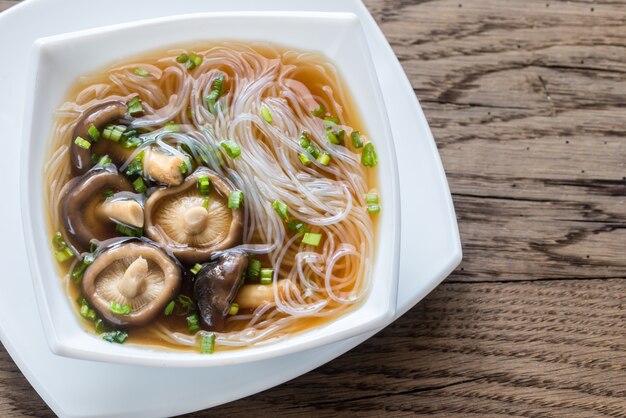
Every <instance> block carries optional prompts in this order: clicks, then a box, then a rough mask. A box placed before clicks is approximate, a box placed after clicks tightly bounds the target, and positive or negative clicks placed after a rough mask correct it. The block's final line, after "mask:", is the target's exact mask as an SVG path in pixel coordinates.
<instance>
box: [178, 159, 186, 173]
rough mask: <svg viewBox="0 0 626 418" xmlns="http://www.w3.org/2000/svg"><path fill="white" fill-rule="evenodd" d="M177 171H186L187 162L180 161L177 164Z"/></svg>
mask: <svg viewBox="0 0 626 418" xmlns="http://www.w3.org/2000/svg"><path fill="white" fill-rule="evenodd" d="M178 171H180V174H185V173H186V172H187V163H186V162H184V161H183V162H182V163H180V165H179V166H178Z"/></svg>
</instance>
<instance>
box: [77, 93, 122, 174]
mask: <svg viewBox="0 0 626 418" xmlns="http://www.w3.org/2000/svg"><path fill="white" fill-rule="evenodd" d="M127 111H128V109H127V107H126V104H125V103H124V102H119V101H109V102H105V103H102V104H99V105H97V106H95V107H93V108H91V109H89V110H88V111H87V113H86V114H85V115H84V116H83V117H82V118H81V119H80V121H78V124H77V125H76V128H74V135H73V137H72V142H71V145H70V159H71V161H72V172H73V173H74V175H80V174H85V173H86V172H87V170H89V169H90V168H91V167H93V165H94V163H93V162H92V161H91V152H92V149H91V148H92V147H90V148H88V149H85V148H82V147H80V146H78V145H76V143H75V142H74V141H75V140H76V137H81V138H83V139H84V140H85V141H88V142H89V143H91V142H92V139H91V137H90V136H89V134H88V131H89V128H90V127H91V125H94V126H95V127H96V128H97V129H98V130H99V131H102V128H104V126H105V125H107V124H110V123H116V122H118V121H119V120H120V119H123V118H124V116H126V112H127ZM100 142H102V141H100ZM120 148H121V147H120Z"/></svg>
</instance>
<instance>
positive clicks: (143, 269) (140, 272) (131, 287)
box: [117, 257, 148, 299]
mask: <svg viewBox="0 0 626 418" xmlns="http://www.w3.org/2000/svg"><path fill="white" fill-rule="evenodd" d="M147 276H148V262H147V261H146V259H145V258H143V257H139V258H138V259H136V260H135V261H133V262H132V263H131V264H130V266H128V268H127V269H126V271H125V272H124V276H123V277H122V280H120V282H119V284H118V285H117V289H118V290H119V291H120V293H121V294H122V295H124V296H125V297H126V298H128V299H133V298H135V297H136V296H137V295H138V294H140V293H141V292H142V291H143V285H144V282H145V280H146V277H147Z"/></svg>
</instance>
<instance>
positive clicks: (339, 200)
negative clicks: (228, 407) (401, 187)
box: [44, 43, 374, 347]
mask: <svg viewBox="0 0 626 418" xmlns="http://www.w3.org/2000/svg"><path fill="white" fill-rule="evenodd" d="M178 52H180V51H179V50H178V51H176V52H175V53H178ZM198 54H199V55H201V56H202V57H203V62H202V64H201V65H200V66H199V67H198V68H197V69H195V70H194V71H187V70H186V69H185V67H184V65H181V64H178V63H176V61H175V59H174V58H175V56H176V55H173V57H170V56H168V57H167V58H163V59H159V60H157V61H152V62H151V63H145V62H135V63H131V64H128V65H124V66H120V67H117V68H114V69H112V70H109V71H108V72H107V73H106V78H107V80H108V81H107V82H102V81H100V82H98V83H94V84H90V85H85V86H84V88H82V90H80V91H78V92H77V93H76V94H74V96H73V99H72V100H70V101H68V102H67V103H65V104H64V105H63V106H61V108H60V109H59V111H58V112H57V114H56V121H55V125H54V128H53V132H52V143H51V147H50V151H49V158H48V163H47V164H46V166H45V168H44V172H45V177H46V179H47V180H46V183H47V187H46V191H45V192H46V201H47V202H48V205H49V207H50V210H51V212H50V214H51V224H52V228H53V229H54V230H60V227H61V225H62V222H61V220H60V214H59V207H60V201H61V196H62V188H63V186H64V185H65V184H66V183H67V182H68V181H69V180H70V169H69V152H68V151H69V147H68V144H70V141H71V140H72V138H71V135H72V132H73V130H74V127H75V126H76V123H77V122H78V120H79V119H80V116H81V115H82V114H83V113H84V112H86V111H87V110H89V109H90V108H92V107H93V106H96V105H97V104H99V103H100V102H102V101H105V100H110V99H117V100H128V99H130V98H132V97H134V96H136V95H139V96H140V98H141V100H142V101H143V103H144V110H145V113H146V114H145V115H144V116H142V117H139V118H136V119H135V120H134V121H133V122H132V126H133V127H136V128H150V129H153V131H152V132H150V133H147V134H144V135H143V138H144V143H143V144H142V146H141V147H140V148H139V149H137V150H135V151H134V152H133V153H132V154H131V156H130V158H128V159H127V161H125V162H124V163H123V164H121V167H120V168H121V169H122V170H123V169H125V168H126V166H127V165H128V164H129V163H130V162H131V161H132V159H133V158H134V157H135V156H136V155H137V154H138V153H139V152H141V151H142V150H143V149H145V147H149V146H153V145H154V144H159V145H160V146H161V148H163V149H165V150H167V151H168V152H170V153H180V154H184V156H185V158H192V159H194V160H195V161H196V162H198V161H201V160H204V161H205V162H206V163H205V165H207V166H209V167H210V168H211V169H213V170H215V171H217V172H219V173H220V174H222V175H224V176H225V177H227V178H229V179H230V180H231V181H232V182H233V183H234V184H235V185H236V187H237V188H239V189H241V190H242V191H243V192H244V196H245V205H244V209H245V213H244V215H245V216H244V218H245V230H244V243H243V244H242V245H241V246H240V247H238V248H239V249H241V250H244V251H246V252H248V253H252V254H266V255H267V257H268V259H269V261H270V263H271V266H272V268H273V269H274V276H273V284H272V286H273V291H274V301H273V302H272V303H265V304H263V305H261V306H259V307H258V308H257V309H256V310H255V311H254V312H252V313H251V314H242V315H235V316H231V317H229V318H228V326H229V329H232V330H231V331H229V332H223V333H218V334H217V340H216V341H217V344H219V345H222V346H230V347H243V346H250V345H254V344H265V343H270V342H273V341H276V340H277V339H280V338H284V337H286V336H288V335H290V334H292V333H294V332H299V331H301V330H303V329H305V328H306V326H305V325H303V324H305V323H306V321H305V320H306V319H307V318H332V317H336V316H337V315H340V314H341V313H343V312H345V311H347V310H348V309H350V308H351V307H352V306H354V304H355V303H357V302H359V301H361V300H362V299H363V297H364V296H365V295H366V294H367V291H368V287H369V271H370V268H371V267H370V263H371V259H372V252H373V244H374V225H373V222H372V219H371V217H370V216H369V214H368V213H367V211H366V209H365V208H364V199H363V195H364V194H365V193H367V191H368V190H369V188H370V186H369V183H368V178H369V177H368V174H367V173H366V172H365V171H364V170H363V167H362V166H361V164H360V160H359V155H358V154H356V153H355V152H353V151H352V150H351V148H348V147H337V146H333V145H331V144H329V143H328V140H327V139H326V133H325V129H324V125H323V123H322V121H321V120H320V119H319V118H317V117H314V116H313V115H312V114H311V111H312V110H313V108H312V106H314V105H315V104H322V105H323V106H325V107H326V109H327V110H328V111H329V112H330V113H332V114H334V115H336V116H337V117H338V118H339V119H340V121H341V124H340V126H342V127H343V128H344V129H345V131H346V133H347V134H348V135H349V133H350V132H351V131H352V128H351V127H350V126H348V125H347V124H346V120H345V118H346V115H350V114H351V113H350V112H352V111H353V110H352V109H350V108H349V106H350V103H349V101H348V99H347V98H348V93H347V92H346V91H345V90H344V88H343V87H342V83H341V80H340V79H339V76H338V74H337V71H336V70H335V68H334V67H333V66H332V65H330V64H326V63H324V64H321V63H320V60H319V57H317V56H315V55H312V54H303V53H297V52H293V51H288V52H280V51H278V50H276V51H270V50H269V49H267V48H266V49H265V50H263V51H262V52H260V50H259V49H255V48H253V47H249V46H243V45H241V44H234V43H230V44H221V45H220V46H215V47H212V48H209V49H207V50H205V51H199V52H198ZM136 67H141V68H144V69H146V71H148V72H149V75H148V76H146V77H141V76H138V75H137V74H135V73H134V72H133V68H136ZM305 71H306V72H309V73H310V72H314V75H315V77H316V79H318V80H322V82H321V83H322V86H307V85H306V83H305V82H304V81H303V80H305V79H306V75H305ZM219 72H222V73H224V74H225V81H224V89H225V92H224V94H223V95H222V96H221V97H220V98H219V100H218V102H217V112H216V114H215V115H214V114H212V113H211V112H209V111H208V110H207V108H206V106H205V104H204V103H203V98H204V97H205V96H206V95H207V94H208V93H209V92H210V90H211V88H212V87H211V86H212V82H213V80H214V79H215V77H216V76H217V74H218V73H219ZM313 87H315V89H314V91H313V90H312V88H313ZM263 107H265V108H267V109H269V110H270V112H271V114H272V119H273V121H272V123H271V124H268V123H266V122H265V121H264V120H263V118H262V117H261V116H260V115H261V109H262V108H263ZM170 121H174V122H176V123H178V124H179V126H180V127H181V129H180V132H179V133H168V132H165V131H164V130H163V129H160V128H162V126H163V125H164V124H165V123H166V122H170ZM303 131H306V132H307V133H308V136H309V138H310V140H311V142H312V143H313V144H314V145H315V146H317V147H318V148H319V149H320V150H321V151H323V152H326V153H328V154H329V155H330V156H331V158H332V163H331V164H330V165H328V166H324V165H322V164H320V163H319V162H318V161H317V160H315V158H311V160H312V164H310V165H309V166H305V165H303V164H302V163H301V162H300V161H299V158H298V154H299V153H300V152H302V148H301V147H300V145H299V143H298V138H299V136H300V134H301V132H303ZM225 139H232V140H234V141H235V142H236V143H237V144H238V145H239V146H240V147H241V149H242V154H241V156H240V157H239V158H236V159H231V158H229V157H228V155H227V154H226V153H225V152H224V150H223V149H222V147H220V142H221V141H223V140H225ZM187 152H190V153H191V155H190V156H189V157H187V154H186V153H187ZM274 200H281V201H282V202H284V203H285V204H286V205H287V206H288V208H289V215H290V217H291V218H292V219H295V220H299V221H302V222H304V223H306V224H308V225H310V226H311V228H312V232H317V233H321V234H322V235H323V236H324V245H323V246H320V247H311V246H306V245H304V244H302V243H301V242H300V241H301V240H300V239H299V238H300V236H298V235H291V234H288V232H287V230H286V225H285V222H284V221H283V220H282V219H281V218H280V217H279V216H278V214H277V213H276V212H275V210H274V209H273V208H272V202H273V201H274ZM65 280H66V281H67V286H68V287H69V286H70V285H71V284H70V283H71V281H70V280H67V278H66V279H65ZM279 280H284V281H286V282H285V283H286V284H285V286H283V287H280V286H279V285H278V281H279ZM151 332H152V333H153V334H154V336H155V337H157V338H160V339H162V340H164V341H167V342H169V343H170V344H174V345H178V346H189V347H193V346H197V345H198V344H199V334H196V335H193V336H191V335H187V334H183V333H180V332H175V331H173V330H171V329H169V328H168V327H167V326H166V325H164V324H162V323H160V322H157V323H155V324H154V326H153V327H152V328H151Z"/></svg>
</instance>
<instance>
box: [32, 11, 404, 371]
mask: <svg viewBox="0 0 626 418" xmlns="http://www.w3.org/2000/svg"><path fill="white" fill-rule="evenodd" d="M277 17H278V18H290V19H292V18H303V19H312V18H313V19H336V20H337V19H339V20H345V21H346V22H351V23H352V24H356V26H355V28H356V29H355V30H357V31H358V37H359V38H360V41H361V42H363V44H364V45H366V47H365V48H364V49H363V51H362V58H363V59H364V60H365V63H366V64H367V65H366V66H365V67H366V68H365V70H366V71H367V72H368V73H369V81H370V83H369V84H370V85H368V88H371V89H373V94H374V95H375V96H376V97H377V99H378V100H377V102H378V107H379V108H381V109H380V110H381V112H379V113H380V117H381V123H382V127H383V129H384V131H385V135H384V137H383V138H378V139H377V144H384V145H385V146H386V147H387V148H388V153H389V159H390V162H391V164H390V166H389V167H388V168H389V169H390V170H389V171H390V184H389V186H388V187H389V188H390V189H389V190H388V191H387V193H388V195H389V197H390V199H389V198H386V200H385V201H386V202H390V203H393V205H389V207H388V208H386V209H385V210H386V211H389V212H390V213H392V215H393V216H392V220H393V222H392V225H393V231H391V235H392V242H391V245H392V248H391V250H390V251H391V256H392V261H391V262H390V266H391V272H390V274H389V279H390V280H391V282H392V285H391V286H390V287H391V289H390V295H389V296H390V299H391V300H392V303H390V304H389V305H388V306H387V309H386V310H385V311H384V312H382V313H381V314H380V315H378V316H377V317H376V318H374V319H373V320H370V321H368V322H364V323H361V324H357V325H353V326H351V327H349V328H347V329H346V330H344V331H343V332H338V331H335V332H334V333H333V334H328V335H321V336H319V337H318V338H316V339H315V341H311V340H310V339H309V340H307V339H306V338H302V336H303V335H307V334H310V333H311V331H315V330H319V329H323V328H324V325H326V324H327V323H325V324H324V325H322V326H320V327H314V328H313V329H311V330H307V331H304V332H302V333H298V334H297V335H296V336H294V337H293V338H288V339H286V340H283V341H278V342H275V343H273V344H268V345H266V346H260V347H252V348H244V349H240V350H235V351H232V352H230V353H236V354H231V355H230V356H229V357H226V358H225V357H222V356H219V355H218V354H214V355H212V356H206V355H201V354H199V353H190V352H187V351H180V352H177V351H165V350H152V349H151V348H148V347H142V346H137V345H132V346H131V347H133V348H139V349H137V350H132V351H131V350H128V352H127V353H118V352H104V351H101V350H97V351H96V350H92V349H85V348H82V347H81V345H80V344H76V341H75V339H62V338H60V333H61V332H60V331H59V329H58V328H57V326H56V323H55V320H54V319H53V318H52V315H51V314H50V313H51V311H52V309H51V306H50V301H49V297H48V296H46V295H45V294H44V290H43V289H44V286H43V285H42V281H43V276H42V274H41V271H40V263H42V262H41V261H38V260H37V258H38V257H37V252H36V251H35V247H34V240H31V239H28V238H31V237H36V236H37V235H36V234H35V232H34V230H33V226H32V225H31V224H30V222H29V221H30V220H31V219H32V218H33V216H37V213H34V212H37V211H31V205H30V194H29V190H28V183H29V182H28V181H26V182H25V181H22V182H20V183H21V184H20V196H21V201H22V210H23V216H22V223H23V228H24V232H25V236H26V237H27V239H26V247H27V253H28V255H29V267H30V269H31V277H32V279H33V285H34V287H35V295H36V299H37V302H38V311H39V314H40V315H39V316H40V318H41V320H42V322H43V325H44V326H43V328H44V333H45V335H46V340H47V342H48V345H49V347H50V349H51V351H52V352H54V353H55V354H59V355H62V356H66V357H72V358H80V359H86V360H96V361H105V362H113V363H126V364H134V365H149V366H167V367H208V366H223V365H225V364H240V363H247V362H251V361H257V360H263V359H267V358H273V357H279V356H283V355H287V354H292V353H295V352H299V351H303V350H307V349H311V348H314V347H318V346H322V345H326V344H330V343H333V342H337V341H340V340H344V339H348V338H350V337H354V336H356V335H360V334H363V333H366V332H368V331H372V330H376V329H379V328H381V327H383V326H386V325H388V324H389V323H390V322H391V320H392V318H393V317H394V314H395V310H396V292H397V287H398V258H399V252H400V251H399V249H400V225H399V222H400V204H399V202H400V193H399V178H398V177H399V176H398V169H397V159H396V155H395V144H394V141H393V136H392V134H391V129H390V125H389V119H388V116H387V113H386V109H385V107H384V105H383V104H384V100H383V97H382V92H381V91H380V85H379V82H378V77H377V75H376V71H375V68H374V65H373V61H372V57H371V55H370V51H369V46H368V44H367V42H366V41H365V34H364V31H363V28H362V26H361V22H360V20H359V18H358V17H357V16H356V15H355V14H353V13H347V12H239V11H238V12H206V13H198V14H182V15H174V16H169V17H160V18H153V19H145V20H139V21H134V22H127V23H121V24H115V25H109V26H103V27H97V28H91V29H86V30H81V31H75V32H69V33H64V34H60V35H54V36H50V37H44V38H39V39H37V40H36V41H35V42H34V43H33V48H32V52H31V61H32V62H31V73H30V76H29V80H30V83H29V85H28V92H27V95H26V106H25V117H24V121H23V124H24V130H23V136H24V140H23V141H22V151H21V162H20V163H21V178H22V179H30V177H31V175H32V174H31V172H30V170H28V169H27V167H29V164H28V157H29V154H30V149H31V146H32V133H31V129H32V124H33V123H34V121H33V114H34V112H35V107H36V105H35V102H36V100H35V90H36V89H35V85H36V82H35V81H36V76H37V74H38V70H39V68H40V63H39V57H40V56H41V54H43V53H45V51H46V48H47V47H48V46H49V45H54V44H57V45H58V44H63V43H65V42H67V41H70V42H71V41H72V40H76V39H80V38H84V37H88V36H97V35H103V34H110V33H115V32H124V31H126V30H133V29H142V28H143V29H145V28H151V29H155V28H158V27H160V26H162V25H167V24H172V23H174V22H180V21H187V20H205V19H209V20H210V19H216V18H217V19H222V18H251V19H263V18H277ZM206 41H207V42H209V38H207V39H206ZM183 42H186V41H183ZM183 42H179V43H183ZM189 43H192V42H189ZM164 48H166V46H164ZM149 50H150V49H146V51H149ZM122 55H124V53H122ZM124 56H125V57H127V56H128V55H124ZM33 63H34V64H35V65H32V64H33ZM336 66H337V68H339V65H336ZM339 70H340V71H341V68H339ZM379 167H380V166H379ZM379 170H380V168H379ZM40 192H42V191H40ZM391 206H393V208H392V207H391ZM380 227H381V225H380V224H379V228H380ZM375 264H377V262H376V263H375ZM371 280H374V278H373V274H372V278H371ZM59 285H60V282H59ZM63 292H64V293H65V290H63ZM66 296H67V295H66ZM368 297H369V295H368ZM68 299H69V298H68ZM366 299H367V298H366ZM64 303H67V301H64ZM70 303H71V302H70ZM361 307H362V305H361V306H357V307H355V308H354V309H352V310H350V311H349V312H347V313H345V314H342V315H341V316H340V317H339V318H341V317H343V316H345V315H348V314H350V313H354V312H358V311H359V309H361ZM72 309H73V308H72ZM334 321H335V320H331V321H330V323H332V322H334ZM72 327H75V328H77V329H79V330H80V331H82V332H84V333H85V334H88V335H89V336H92V333H89V332H87V331H86V330H84V329H83V328H82V327H81V325H80V324H79V322H78V320H77V321H75V323H74V324H72ZM293 339H296V341H295V343H291V344H289V343H287V344H284V343H283V342H284V341H290V340H291V341H293ZM298 340H300V341H298ZM147 353H150V354H152V355H150V356H146V355H145V354H147ZM142 354H143V355H142Z"/></svg>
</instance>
